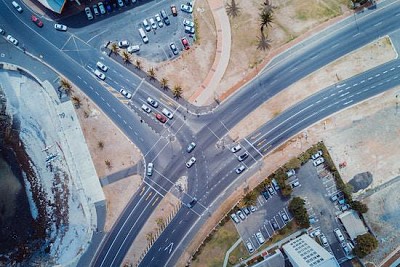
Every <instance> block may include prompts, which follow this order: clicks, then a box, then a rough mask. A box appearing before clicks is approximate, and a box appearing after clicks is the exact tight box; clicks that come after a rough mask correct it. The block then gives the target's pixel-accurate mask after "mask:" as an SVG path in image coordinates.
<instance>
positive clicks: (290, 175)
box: [286, 169, 296, 178]
mask: <svg viewBox="0 0 400 267" xmlns="http://www.w3.org/2000/svg"><path fill="white" fill-rule="evenodd" d="M295 174H296V171H295V170H294V169H290V170H288V171H287V172H286V176H287V178H290V177H292V176H293V175H295Z"/></svg>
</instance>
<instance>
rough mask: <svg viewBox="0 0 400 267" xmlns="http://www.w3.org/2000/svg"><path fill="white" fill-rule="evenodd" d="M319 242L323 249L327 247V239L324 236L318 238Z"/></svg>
mask: <svg viewBox="0 0 400 267" xmlns="http://www.w3.org/2000/svg"><path fill="white" fill-rule="evenodd" d="M319 240H320V241H321V244H322V245H323V246H325V247H327V246H329V243H328V239H327V238H326V236H325V235H324V234H321V235H320V236H319Z"/></svg>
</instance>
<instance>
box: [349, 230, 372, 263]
mask: <svg viewBox="0 0 400 267" xmlns="http://www.w3.org/2000/svg"><path fill="white" fill-rule="evenodd" d="M355 241H356V246H355V247H354V250H353V252H354V254H355V255H356V256H357V257H359V258H364V257H365V256H367V255H368V254H370V253H371V252H372V251H373V250H375V249H376V248H377V247H378V240H376V238H375V237H374V236H373V235H371V234H370V233H366V234H363V235H359V236H357V237H356V240H355Z"/></svg>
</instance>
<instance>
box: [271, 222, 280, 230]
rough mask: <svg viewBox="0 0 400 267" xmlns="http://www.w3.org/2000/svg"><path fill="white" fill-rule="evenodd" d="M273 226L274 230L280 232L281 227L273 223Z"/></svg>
mask: <svg viewBox="0 0 400 267" xmlns="http://www.w3.org/2000/svg"><path fill="white" fill-rule="evenodd" d="M271 225H272V228H274V230H275V231H276V230H279V225H278V224H277V223H276V222H274V221H272V222H271Z"/></svg>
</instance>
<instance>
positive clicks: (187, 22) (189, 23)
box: [183, 19, 194, 27]
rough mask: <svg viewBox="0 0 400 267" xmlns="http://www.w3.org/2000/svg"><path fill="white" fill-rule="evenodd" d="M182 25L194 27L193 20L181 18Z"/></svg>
mask: <svg viewBox="0 0 400 267" xmlns="http://www.w3.org/2000/svg"><path fill="white" fill-rule="evenodd" d="M183 26H189V27H194V22H193V21H191V20H188V19H184V20H183Z"/></svg>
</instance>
